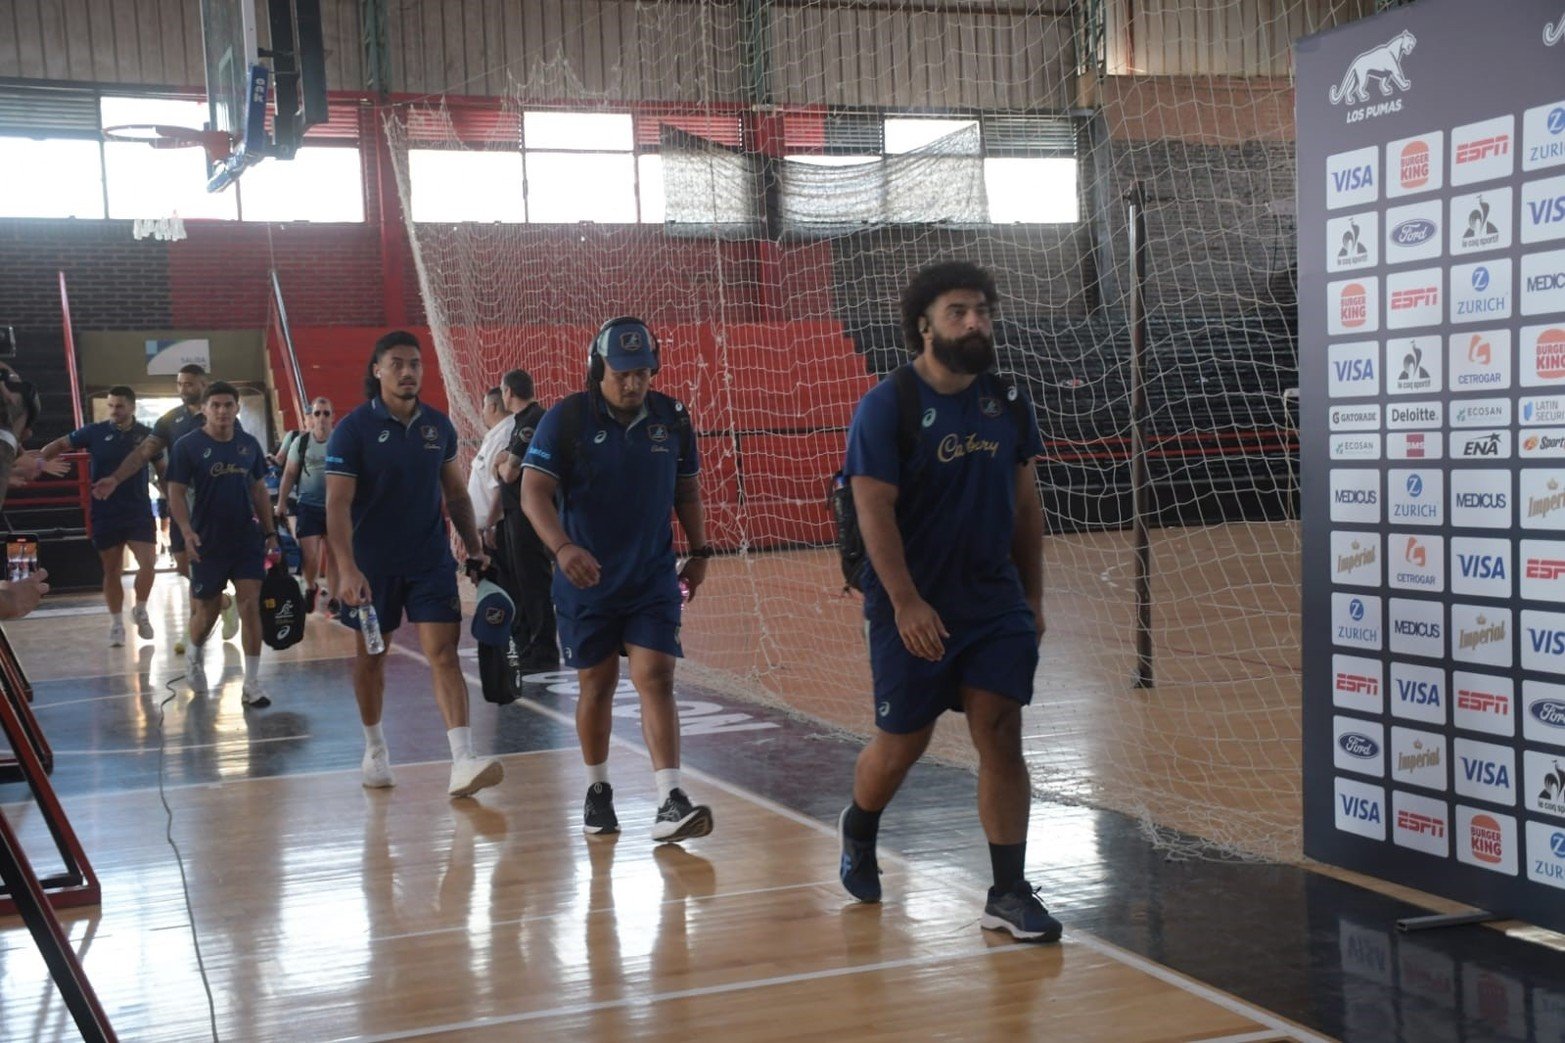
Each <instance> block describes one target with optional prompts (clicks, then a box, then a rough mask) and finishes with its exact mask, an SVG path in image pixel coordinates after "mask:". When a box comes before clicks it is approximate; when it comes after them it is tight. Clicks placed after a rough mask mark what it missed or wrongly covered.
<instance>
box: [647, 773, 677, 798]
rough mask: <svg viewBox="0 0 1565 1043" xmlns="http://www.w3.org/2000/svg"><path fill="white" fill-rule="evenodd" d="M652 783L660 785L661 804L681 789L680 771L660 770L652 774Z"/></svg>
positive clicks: (659, 796)
mask: <svg viewBox="0 0 1565 1043" xmlns="http://www.w3.org/2000/svg"><path fill="white" fill-rule="evenodd" d="M652 781H654V782H656V783H657V784H658V803H659V804H661V803H663V802H664V801H665V800H667V799H668V795H669V794H670V793H672V792H673V791H674V790H676V789H678V788H679V769H678V768H660V769H658V770H657V771H654V772H653V773H652Z"/></svg>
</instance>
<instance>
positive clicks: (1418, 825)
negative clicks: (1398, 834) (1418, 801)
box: [1397, 809, 1445, 838]
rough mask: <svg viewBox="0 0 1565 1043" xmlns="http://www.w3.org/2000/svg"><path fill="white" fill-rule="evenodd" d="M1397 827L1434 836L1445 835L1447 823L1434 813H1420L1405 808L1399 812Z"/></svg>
mask: <svg viewBox="0 0 1565 1043" xmlns="http://www.w3.org/2000/svg"><path fill="white" fill-rule="evenodd" d="M1397 828H1398V829H1402V830H1406V831H1407V832H1409V833H1421V834H1424V835H1427V836H1429V837H1434V838H1440V837H1444V836H1445V823H1444V822H1442V821H1441V820H1440V819H1438V818H1435V817H1434V816H1433V815H1420V814H1418V813H1416V812H1412V811H1407V810H1405V809H1404V810H1402V811H1398V812H1397Z"/></svg>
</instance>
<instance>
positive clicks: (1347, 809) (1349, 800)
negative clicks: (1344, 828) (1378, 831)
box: [1338, 793, 1380, 822]
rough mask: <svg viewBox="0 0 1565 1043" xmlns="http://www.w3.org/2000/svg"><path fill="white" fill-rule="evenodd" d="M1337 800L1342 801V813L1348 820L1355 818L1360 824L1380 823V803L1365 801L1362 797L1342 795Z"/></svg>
mask: <svg viewBox="0 0 1565 1043" xmlns="http://www.w3.org/2000/svg"><path fill="white" fill-rule="evenodd" d="M1338 799H1340V800H1341V801H1342V813H1343V814H1344V815H1346V816H1347V817H1348V818H1356V819H1358V820H1359V821H1360V822H1379V821H1380V802H1379V801H1378V800H1365V799H1364V798H1363V797H1352V796H1349V795H1348V794H1346V793H1344V794H1342V795H1341V796H1340V797H1339V798H1338Z"/></svg>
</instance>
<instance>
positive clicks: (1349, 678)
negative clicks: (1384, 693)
mask: <svg viewBox="0 0 1565 1043" xmlns="http://www.w3.org/2000/svg"><path fill="white" fill-rule="evenodd" d="M1336 687H1337V691H1339V692H1353V693H1357V694H1361V695H1379V694H1380V681H1379V680H1378V679H1377V678H1374V677H1366V676H1365V675H1363V674H1349V673H1338V674H1337V682H1336Z"/></svg>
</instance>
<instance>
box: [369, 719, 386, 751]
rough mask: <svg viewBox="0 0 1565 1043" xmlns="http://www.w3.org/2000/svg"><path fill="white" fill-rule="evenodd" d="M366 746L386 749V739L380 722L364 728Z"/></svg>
mask: <svg viewBox="0 0 1565 1043" xmlns="http://www.w3.org/2000/svg"><path fill="white" fill-rule="evenodd" d="M364 745H366V746H369V747H372V748H379V749H382V750H384V749H385V748H386V737H385V736H384V735H383V734H381V730H380V722H379V721H377V722H375V723H374V724H366V725H365V726H364Z"/></svg>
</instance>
